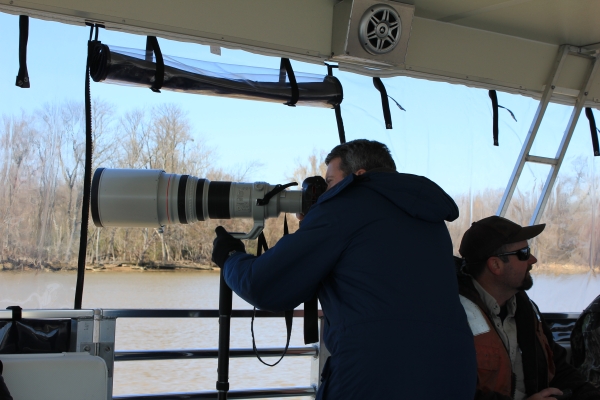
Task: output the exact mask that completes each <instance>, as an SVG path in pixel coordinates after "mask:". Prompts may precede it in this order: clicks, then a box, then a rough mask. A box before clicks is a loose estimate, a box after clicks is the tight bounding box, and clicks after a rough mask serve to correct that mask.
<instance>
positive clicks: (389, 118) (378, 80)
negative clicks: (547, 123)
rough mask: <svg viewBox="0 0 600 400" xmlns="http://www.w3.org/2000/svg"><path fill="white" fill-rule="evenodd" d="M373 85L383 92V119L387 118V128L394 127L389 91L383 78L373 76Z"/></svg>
mask: <svg viewBox="0 0 600 400" xmlns="http://www.w3.org/2000/svg"><path fill="white" fill-rule="evenodd" d="M373 85H374V86H375V88H376V89H377V90H379V93H380V94H381V108H382V109H383V119H384V120H385V129H392V114H391V113H390V102H389V101H388V95H387V91H386V90H385V86H383V82H381V78H377V77H375V78H373Z"/></svg>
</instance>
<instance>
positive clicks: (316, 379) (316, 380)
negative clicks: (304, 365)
mask: <svg viewBox="0 0 600 400" xmlns="http://www.w3.org/2000/svg"><path fill="white" fill-rule="evenodd" d="M324 323H325V318H324V317H323V316H320V317H319V343H318V344H316V345H315V347H316V349H317V354H316V355H315V356H314V357H313V359H312V361H311V366H310V384H311V386H312V387H314V388H315V395H316V393H317V389H319V384H320V383H321V373H322V372H323V367H325V363H326V362H327V359H328V358H329V356H330V355H331V353H329V350H327V347H325V343H324V342H323V324H324Z"/></svg>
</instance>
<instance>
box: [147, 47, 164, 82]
mask: <svg viewBox="0 0 600 400" xmlns="http://www.w3.org/2000/svg"><path fill="white" fill-rule="evenodd" d="M152 53H154V56H155V57H156V72H155V73H154V83H153V84H152V86H151V87H150V90H152V91H153V92H155V93H160V88H162V86H163V83H164V81H165V61H164V60H163V56H162V52H161V51H160V46H159V45H158V39H157V38H156V36H147V37H146V61H152Z"/></svg>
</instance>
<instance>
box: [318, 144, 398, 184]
mask: <svg viewBox="0 0 600 400" xmlns="http://www.w3.org/2000/svg"><path fill="white" fill-rule="evenodd" d="M338 157H339V158H340V159H341V162H340V169H341V170H342V172H343V173H344V176H348V175H350V174H353V173H355V172H356V171H358V170H359V169H364V170H365V171H370V170H372V169H376V168H389V169H392V170H394V171H395V170H396V163H394V160H393V159H392V155H391V154H390V150H389V149H388V148H387V146H386V145H385V144H383V143H379V142H376V141H375V140H366V139H357V140H353V141H351V142H347V143H344V144H340V145H338V146H335V147H334V148H333V150H331V152H330V153H329V154H328V155H327V158H325V164H327V165H329V163H330V162H331V160H333V159H334V158H338Z"/></svg>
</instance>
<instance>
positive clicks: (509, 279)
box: [503, 240, 537, 290]
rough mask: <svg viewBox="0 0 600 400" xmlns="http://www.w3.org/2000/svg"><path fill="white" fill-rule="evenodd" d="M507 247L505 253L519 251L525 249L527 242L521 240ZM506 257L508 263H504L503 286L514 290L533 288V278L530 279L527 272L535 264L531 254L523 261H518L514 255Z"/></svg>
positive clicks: (535, 260) (535, 259)
mask: <svg viewBox="0 0 600 400" xmlns="http://www.w3.org/2000/svg"><path fill="white" fill-rule="evenodd" d="M507 247H508V248H507V250H506V252H507V253H508V252H511V251H515V250H519V249H522V248H524V247H527V241H526V240H523V241H521V242H516V243H511V244H509V245H508V246H507ZM506 257H508V262H505V263H504V265H505V269H504V274H503V282H504V284H505V285H506V286H507V287H509V288H511V289H514V290H528V289H531V287H532V286H533V278H532V277H531V274H530V273H529V271H531V268H532V266H533V264H535V263H536V262H537V258H535V257H534V256H533V254H532V255H531V256H529V259H528V260H525V261H521V260H519V258H518V257H517V256H516V255H514V254H513V255H510V256H506Z"/></svg>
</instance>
